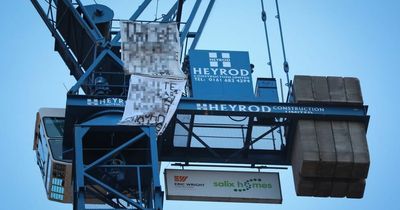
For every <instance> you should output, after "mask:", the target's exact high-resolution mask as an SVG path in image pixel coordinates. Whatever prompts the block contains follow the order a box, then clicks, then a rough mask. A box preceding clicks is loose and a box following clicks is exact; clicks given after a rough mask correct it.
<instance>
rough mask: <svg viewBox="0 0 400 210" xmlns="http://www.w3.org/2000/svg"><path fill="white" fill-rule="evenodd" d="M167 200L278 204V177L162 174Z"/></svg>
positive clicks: (194, 172)
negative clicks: (163, 175)
mask: <svg viewBox="0 0 400 210" xmlns="http://www.w3.org/2000/svg"><path fill="white" fill-rule="evenodd" d="M165 183H166V193H167V199H168V200H196V201H225V202H226V201H229V202H252V203H277V204H280V203H282V193H281V186H280V180H279V174H278V173H270V172H268V173H267V172H236V171H210V170H175V169H166V170H165Z"/></svg>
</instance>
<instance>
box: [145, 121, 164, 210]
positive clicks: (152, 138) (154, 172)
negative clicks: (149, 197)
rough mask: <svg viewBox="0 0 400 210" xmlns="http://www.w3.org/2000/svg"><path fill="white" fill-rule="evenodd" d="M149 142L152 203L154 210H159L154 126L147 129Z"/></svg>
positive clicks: (155, 132)
mask: <svg viewBox="0 0 400 210" xmlns="http://www.w3.org/2000/svg"><path fill="white" fill-rule="evenodd" d="M147 130H148V133H149V134H150V135H149V137H150V138H149V141H150V157H151V165H152V175H153V189H154V192H153V196H154V197H153V201H154V209H157V210H161V209H162V204H163V203H162V202H163V194H162V191H161V184H160V177H159V168H158V164H159V163H158V149H157V131H156V129H155V127H154V126H151V127H148V128H147Z"/></svg>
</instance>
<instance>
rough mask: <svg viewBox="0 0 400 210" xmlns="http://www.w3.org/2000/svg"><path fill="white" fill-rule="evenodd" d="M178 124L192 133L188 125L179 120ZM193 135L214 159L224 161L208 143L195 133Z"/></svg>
mask: <svg viewBox="0 0 400 210" xmlns="http://www.w3.org/2000/svg"><path fill="white" fill-rule="evenodd" d="M176 122H177V123H178V124H179V125H181V126H182V127H183V129H185V130H186V131H187V132H188V133H189V132H190V129H189V128H188V127H186V125H185V124H184V123H183V122H181V121H180V120H178V119H176ZM191 134H192V136H193V137H194V138H195V139H196V140H197V141H199V142H200V144H202V145H203V146H204V147H205V148H206V149H207V151H209V152H210V153H211V154H212V155H213V156H214V157H216V158H220V159H222V157H221V156H220V155H219V154H218V153H217V152H215V150H213V148H211V147H210V146H209V145H208V144H207V143H206V142H204V141H203V140H202V139H201V138H200V137H199V136H198V135H196V134H195V133H194V132H192V133H191Z"/></svg>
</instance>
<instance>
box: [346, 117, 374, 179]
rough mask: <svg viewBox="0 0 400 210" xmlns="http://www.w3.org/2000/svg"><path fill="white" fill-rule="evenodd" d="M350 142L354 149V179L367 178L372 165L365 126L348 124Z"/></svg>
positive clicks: (354, 123)
mask: <svg viewBox="0 0 400 210" xmlns="http://www.w3.org/2000/svg"><path fill="white" fill-rule="evenodd" d="M348 125H349V132H350V140H351V144H352V148H353V156H354V165H353V171H352V174H351V175H352V176H351V177H352V178H364V179H365V178H367V176H368V170H369V165H370V158H369V151H368V144H367V137H366V130H365V125H364V124H363V123H360V122H348Z"/></svg>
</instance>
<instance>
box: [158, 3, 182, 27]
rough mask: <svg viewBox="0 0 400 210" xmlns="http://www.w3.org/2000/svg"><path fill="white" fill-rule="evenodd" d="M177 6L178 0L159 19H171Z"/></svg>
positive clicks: (167, 20)
mask: <svg viewBox="0 0 400 210" xmlns="http://www.w3.org/2000/svg"><path fill="white" fill-rule="evenodd" d="M177 8H178V1H177V2H175V4H174V6H172V7H171V9H170V10H169V11H168V13H167V14H166V15H164V17H163V18H162V19H161V22H170V21H172V17H173V15H174V14H175V12H176V9H177Z"/></svg>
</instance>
